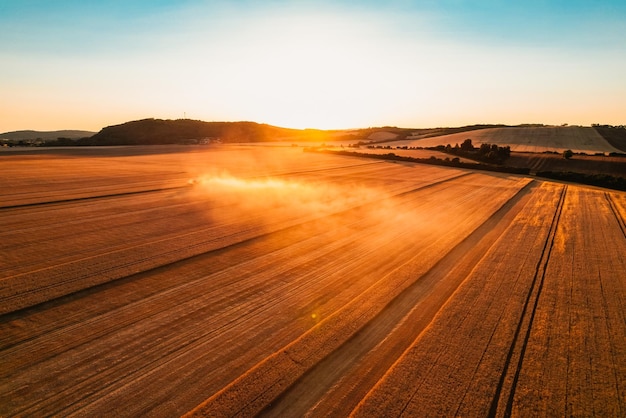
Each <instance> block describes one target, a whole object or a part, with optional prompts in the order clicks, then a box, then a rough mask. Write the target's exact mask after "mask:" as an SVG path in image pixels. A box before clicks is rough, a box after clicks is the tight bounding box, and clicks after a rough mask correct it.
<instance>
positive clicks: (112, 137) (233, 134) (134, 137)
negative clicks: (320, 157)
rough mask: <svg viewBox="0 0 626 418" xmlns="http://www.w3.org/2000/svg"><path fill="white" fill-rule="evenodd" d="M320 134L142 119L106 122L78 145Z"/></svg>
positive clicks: (258, 126)
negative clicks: (106, 124)
mask: <svg viewBox="0 0 626 418" xmlns="http://www.w3.org/2000/svg"><path fill="white" fill-rule="evenodd" d="M320 136H321V137H324V136H325V135H324V131H316V130H298V129H288V128H280V127H276V126H271V125H265V124H259V123H255V122H204V121H199V120H190V119H176V120H169V119H168V120H163V119H143V120H137V121H132V122H126V123H123V124H120V125H114V126H108V127H106V128H104V129H102V130H101V131H100V132H98V133H97V134H95V135H93V136H92V137H91V138H89V139H85V140H81V141H80V143H81V145H158V144H185V143H188V144H194V143H202V142H207V141H209V140H219V141H220V142H224V143H233V142H261V141H275V140H281V139H284V140H287V139H305V138H307V137H310V138H312V137H320Z"/></svg>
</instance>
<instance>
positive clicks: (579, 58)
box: [0, 0, 626, 132]
mask: <svg viewBox="0 0 626 418" xmlns="http://www.w3.org/2000/svg"><path fill="white" fill-rule="evenodd" d="M148 117H155V118H163V119H177V118H183V117H187V118H191V119H201V120H206V121H213V120H227V121H238V120H249V121H255V122H260V123H269V124H272V125H279V126H285V127H293V128H305V127H313V128H323V129H330V128H353V127H368V126H382V125H395V126H402V127H416V128H417V127H435V126H459V125H467V124H474V123H506V124H519V123H546V124H562V123H569V124H581V125H589V124H591V123H596V122H597V123H609V124H625V123H626V2H624V1H623V0H614V1H613V0H612V1H591V0H587V1H576V0H570V1H560V0H559V1H549V0H544V1H540V0H527V1H524V2H513V1H505V0H475V1H464V0H415V1H411V0H397V1H396V0H390V1H385V2H380V1H373V0H372V1H367V0H363V1H357V0H336V1H330V0H318V1H312V0H309V1H307V0H296V1H293V0H292V1H288V0H267V1H260V0H231V1H210V0H183V1H180V0H178V1H175V0H134V1H126V0H102V1H85V0H0V132H6V131H13V130H21V129H36V130H57V129H85V130H93V131H97V130H100V129H101V128H103V127H105V126H108V125H114V124H119V123H123V122H126V121H129V120H136V119H142V118H148Z"/></svg>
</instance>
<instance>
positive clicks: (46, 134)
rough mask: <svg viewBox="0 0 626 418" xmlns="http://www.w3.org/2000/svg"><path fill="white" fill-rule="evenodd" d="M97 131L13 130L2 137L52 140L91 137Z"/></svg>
mask: <svg viewBox="0 0 626 418" xmlns="http://www.w3.org/2000/svg"><path fill="white" fill-rule="evenodd" d="M93 134H95V132H91V131H78V130H62V131H12V132H5V133H2V134H0V139H7V140H11V141H30V140H42V141H51V140H55V139H57V138H70V139H78V138H86V137H90V136H92V135H93Z"/></svg>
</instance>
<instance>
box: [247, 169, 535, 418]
mask: <svg viewBox="0 0 626 418" xmlns="http://www.w3.org/2000/svg"><path fill="white" fill-rule="evenodd" d="M535 185H536V184H535V182H532V181H531V182H529V183H528V184H526V185H525V186H524V187H522V188H521V189H520V190H519V191H518V192H517V193H516V194H515V195H514V196H512V197H511V198H510V199H509V200H507V201H506V202H505V203H504V204H503V205H502V206H501V207H500V208H499V209H498V210H496V211H495V212H494V213H493V214H492V215H491V216H490V217H489V218H488V219H487V220H485V221H484V222H483V223H482V224H481V225H480V226H478V228H476V229H475V230H474V231H473V232H472V233H471V234H470V235H469V236H467V237H466V238H465V239H464V240H463V241H461V242H460V243H459V244H457V245H456V246H455V247H454V248H452V250H450V251H449V252H448V253H447V254H446V255H445V256H444V257H443V258H442V259H440V260H439V261H438V262H437V263H436V264H435V265H434V266H433V267H431V268H430V269H429V270H428V271H427V272H426V274H424V275H422V276H421V277H419V278H416V279H415V281H414V282H413V283H412V284H411V285H410V286H409V287H407V288H406V289H405V290H404V291H403V292H402V293H400V294H399V295H398V296H396V297H395V298H394V299H393V300H391V301H390V302H389V303H388V304H387V305H386V306H385V307H384V309H383V310H382V311H380V312H379V313H378V315H376V316H375V317H374V318H373V319H371V320H370V321H369V322H368V323H367V324H365V326H363V327H362V328H361V329H360V330H359V331H358V332H356V333H355V334H354V335H353V336H352V337H351V338H350V339H348V340H347V341H346V342H344V343H343V344H342V345H341V346H340V347H338V348H337V349H336V350H335V351H333V352H332V353H331V354H329V355H328V356H327V357H325V358H324V359H322V360H321V361H320V362H319V363H317V364H316V365H315V366H313V367H312V368H310V369H309V370H308V371H307V372H306V373H305V374H304V375H303V376H301V377H300V378H299V379H298V380H297V381H296V382H294V383H293V384H292V385H291V386H290V387H288V388H287V389H286V390H285V391H284V392H283V393H282V394H281V395H280V396H279V397H278V398H277V399H275V400H274V401H273V402H272V403H271V404H269V405H267V406H266V407H265V409H264V410H263V411H261V413H260V414H259V415H260V416H264V417H280V416H304V415H305V414H307V412H308V413H311V410H312V409H313V408H317V407H319V406H320V403H324V404H325V405H324V404H322V408H324V407H325V409H324V410H322V411H319V412H320V414H321V415H325V414H330V413H332V414H338V415H343V414H345V415H348V414H349V413H350V412H351V411H352V409H353V408H354V407H355V406H356V404H357V403H358V401H359V400H360V399H362V398H363V396H365V395H366V394H367V392H368V391H369V390H370V389H371V387H372V386H373V385H374V384H375V383H376V382H377V381H378V380H379V379H380V378H381V377H382V375H383V374H384V373H385V372H387V370H388V369H389V368H390V367H391V366H392V365H393V363H394V362H395V361H396V360H397V359H398V358H399V357H400V356H401V355H402V353H403V352H404V351H405V350H406V349H407V348H408V347H409V346H410V345H411V344H412V343H413V341H414V339H415V338H417V337H418V336H419V334H420V333H421V332H422V331H423V330H424V329H425V328H426V327H427V326H428V324H429V323H430V321H431V320H432V318H433V317H434V316H435V315H436V314H437V312H438V311H439V309H440V308H441V306H443V305H444V304H445V303H446V301H447V300H448V299H449V297H450V296H451V295H452V294H453V293H454V292H455V290H456V289H457V288H458V286H459V285H460V284H461V283H462V282H463V280H465V278H466V277H467V276H468V275H469V273H470V272H471V270H472V269H473V268H474V266H475V265H476V264H477V263H478V262H479V261H480V259H481V258H482V257H483V256H484V254H485V253H486V251H487V250H488V249H489V247H491V246H492V245H493V243H494V242H495V241H496V240H497V239H498V238H499V237H500V235H501V234H502V233H503V232H504V230H505V229H506V228H507V226H508V225H509V223H510V222H511V221H512V220H513V218H514V217H515V215H517V213H519V211H521V210H522V208H523V206H524V204H525V202H526V201H527V198H528V196H529V195H530V192H531V190H532V189H533V188H534V187H535ZM410 262H411V261H409V263H410ZM409 263H407V264H409ZM403 267H404V266H400V267H399V268H398V270H400V269H402V268H403ZM407 335H408V336H409V337H407ZM369 357H375V360H371V359H370V360H369V361H368V360H367V358H369ZM371 364H376V366H372V367H371V368H370V369H367V370H365V371H363V370H361V369H363V367H364V365H371ZM346 380H348V383H347V385H346V384H345V383H346V382H345V381H346ZM340 381H341V384H340V383H339V382H340ZM344 385H345V386H348V391H349V393H350V396H343V395H345V394H344V393H342V391H343V389H342V388H341V387H340V386H344ZM311 388H313V390H311ZM329 393H330V399H325V397H326V396H328V394H329ZM340 401H341V403H339V402H340Z"/></svg>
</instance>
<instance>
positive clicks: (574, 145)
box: [390, 126, 621, 154]
mask: <svg viewBox="0 0 626 418" xmlns="http://www.w3.org/2000/svg"><path fill="white" fill-rule="evenodd" d="M466 139H471V140H472V142H473V143H474V145H480V144H483V143H488V144H497V145H499V146H510V147H511V151H518V152H545V151H555V152H563V151H564V150H567V149H571V150H572V151H574V152H577V153H588V154H594V153H599V152H606V153H611V152H621V150H620V149H618V148H616V147H614V146H612V145H611V144H610V143H609V142H608V141H607V140H606V139H605V138H604V137H603V136H602V135H600V134H599V133H598V132H597V131H596V129H594V128H590V127H579V126H516V127H499V128H487V129H477V130H473V131H471V132H470V131H468V132H460V133H453V134H448V135H443V136H436V137H431V138H424V139H422V138H411V137H409V138H407V140H405V141H399V142H397V143H395V142H393V143H390V145H396V146H398V145H402V146H410V147H435V146H438V145H444V146H445V145H447V144H450V145H452V146H454V145H455V144H462V143H463V141H465V140H466Z"/></svg>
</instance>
